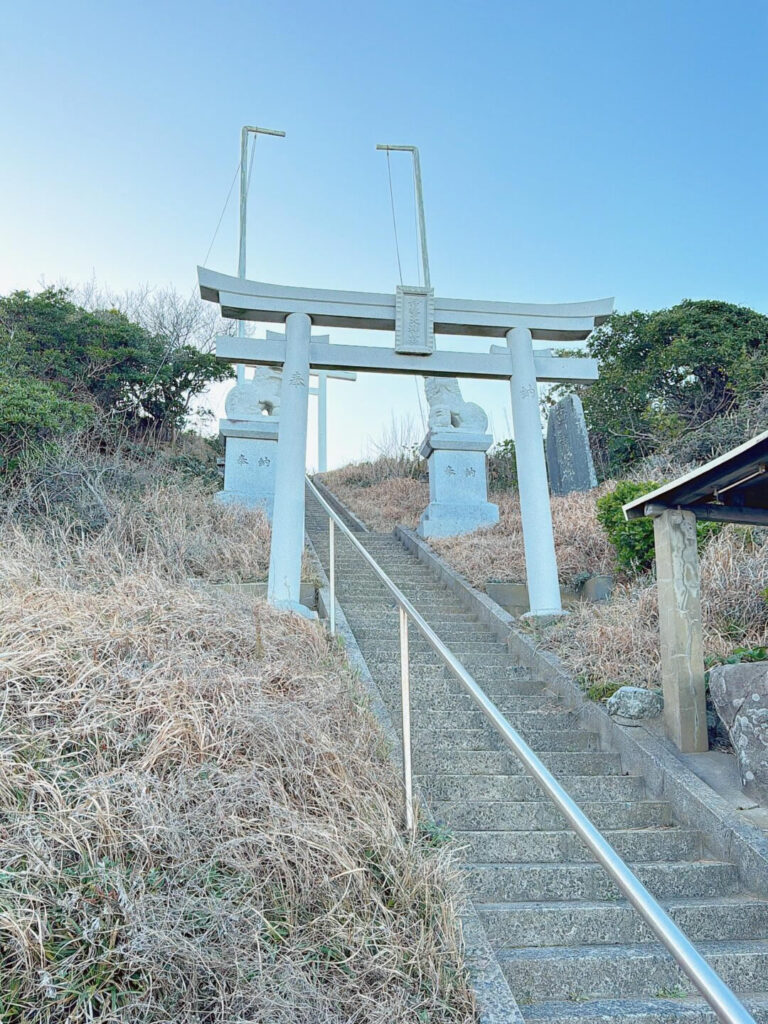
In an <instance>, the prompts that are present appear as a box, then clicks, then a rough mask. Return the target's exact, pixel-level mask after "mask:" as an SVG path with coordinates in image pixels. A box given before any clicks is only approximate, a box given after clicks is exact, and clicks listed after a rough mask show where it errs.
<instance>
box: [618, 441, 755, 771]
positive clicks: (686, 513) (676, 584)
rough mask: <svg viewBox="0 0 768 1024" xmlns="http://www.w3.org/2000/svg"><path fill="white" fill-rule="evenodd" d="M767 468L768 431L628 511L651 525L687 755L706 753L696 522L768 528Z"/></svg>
mask: <svg viewBox="0 0 768 1024" xmlns="http://www.w3.org/2000/svg"><path fill="white" fill-rule="evenodd" d="M767 467H768V430H767V431H765V432H764V433H762V434H758V435H757V437H753V438H752V440H751V441H747V443H746V444H743V445H741V446H740V447H738V448H734V449H732V450H731V451H729V452H726V454H725V455H721V456H719V458H717V459H713V460H712V461H711V462H708V463H707V464H706V465H705V466H702V467H701V468H700V469H696V470H694V471H693V472H691V473H687V474H686V475H685V476H681V477H679V478H678V479H677V480H673V481H672V483H669V484H665V485H664V486H663V487H659V488H658V489H657V490H655V491H651V492H650V493H649V494H644V495H642V497H640V498H636V499H635V500H634V501H630V502H629V503H628V504H626V505H625V506H624V515H625V517H626V518H627V519H639V518H641V517H642V516H651V517H652V518H653V528H654V539H655V544H656V578H657V582H658V591H659V627H660V632H661V677H662V686H663V689H664V720H665V725H666V729H667V734H668V736H669V737H670V739H672V740H673V742H674V743H675V744H676V745H677V746H678V748H679V749H680V750H681V751H682V752H683V753H692V752H696V751H702V750H706V749H707V747H708V741H707V713H706V697H705V682H704V652H703V647H702V630H701V599H700V591H701V587H700V580H699V556H698V550H697V544H696V541H697V537H696V521H697V520H698V519H702V520H707V521H710V522H721V523H746V524H751V525H755V526H768V472H767V471H766V470H767Z"/></svg>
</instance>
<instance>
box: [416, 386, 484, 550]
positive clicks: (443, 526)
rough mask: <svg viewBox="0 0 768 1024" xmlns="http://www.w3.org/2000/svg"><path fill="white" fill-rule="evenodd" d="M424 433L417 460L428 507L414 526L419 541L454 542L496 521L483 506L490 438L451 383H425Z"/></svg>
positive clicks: (480, 414) (477, 411)
mask: <svg viewBox="0 0 768 1024" xmlns="http://www.w3.org/2000/svg"><path fill="white" fill-rule="evenodd" d="M424 391H425V392H426V396H427V401H428V402H429V431H428V433H427V436H426V438H425V439H424V442H423V444H422V446H421V449H420V451H421V455H422V456H423V457H424V458H425V459H426V460H427V463H428V466H429V505H428V506H427V508H426V509H425V511H424V513H423V515H422V517H421V519H420V520H419V526H418V533H419V535H420V536H421V537H456V536H459V535H460V534H463V533H472V531H473V530H477V529H479V528H480V527H481V526H493V525H494V524H495V523H498V521H499V510H498V507H497V506H496V505H493V504H491V503H490V502H489V501H488V479H487V474H486V466H485V453H486V452H487V451H488V449H489V448H490V446H491V444H492V442H493V438H492V437H491V435H490V434H488V433H486V431H487V429H488V417H487V416H486V415H485V412H484V411H483V409H481V408H480V406H479V405H476V404H475V403H474V402H465V401H464V399H463V398H462V395H461V390H460V388H459V382H458V380H457V379H456V378H455V377H425V378H424Z"/></svg>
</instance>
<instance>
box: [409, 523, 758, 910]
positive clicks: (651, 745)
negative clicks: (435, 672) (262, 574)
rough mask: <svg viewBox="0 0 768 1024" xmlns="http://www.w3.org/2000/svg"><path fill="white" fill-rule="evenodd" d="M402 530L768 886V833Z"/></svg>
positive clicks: (525, 657) (445, 578)
mask: <svg viewBox="0 0 768 1024" xmlns="http://www.w3.org/2000/svg"><path fill="white" fill-rule="evenodd" d="M394 535H395V537H396V538H397V540H399V541H400V543H401V544H402V545H403V547H404V548H405V549H406V550H407V551H410V552H411V553H412V554H414V555H415V556H416V557H417V558H419V559H420V560H421V561H422V562H424V564H425V565H428V566H429V567H430V568H431V569H432V571H433V572H434V574H435V576H436V577H437V578H438V579H439V580H440V581H441V582H442V583H443V584H445V585H446V586H447V587H448V589H449V590H451V591H452V592H453V593H454V594H456V596H457V597H458V598H459V600H460V602H461V604H462V607H464V608H466V609H467V611H470V612H473V613H474V614H475V615H476V616H477V617H478V618H479V619H480V621H481V622H483V623H484V624H485V625H487V626H488V628H490V629H492V630H493V631H494V632H495V633H496V635H497V636H499V638H500V639H503V640H504V641H505V643H506V644H507V648H508V650H509V653H510V655H511V657H512V659H513V662H514V663H515V664H517V665H518V666H519V667H522V668H526V669H527V670H528V671H530V672H532V673H534V674H535V675H537V677H543V678H546V679H547V681H548V682H547V685H548V687H550V688H551V689H553V690H554V691H555V692H556V693H557V694H558V695H559V696H560V697H561V698H562V700H563V702H564V704H565V705H566V706H568V707H571V708H578V709H579V711H580V712H581V713H582V714H583V716H584V719H585V721H584V726H585V727H587V728H589V727H591V728H592V729H594V731H595V732H597V733H598V734H599V736H600V738H601V740H602V742H603V744H604V746H605V747H607V749H609V750H614V751H617V752H618V753H619V754H620V755H621V758H622V762H623V765H624V768H625V770H627V771H629V772H630V773H632V774H635V773H637V774H641V775H643V777H644V778H645V780H646V785H647V788H648V792H649V794H651V795H655V796H656V797H657V798H658V799H664V800H667V801H668V802H669V804H670V805H671V807H672V810H673V812H674V815H675V817H676V818H677V819H678V820H679V822H680V823H681V824H686V825H689V826H690V827H693V828H696V829H699V830H700V831H702V832H703V833H704V835H705V837H706V840H707V845H708V847H709V849H710V851H711V852H714V853H716V854H717V855H718V856H720V857H721V858H722V859H723V860H728V861H731V862H733V863H735V864H736V866H737V868H738V871H739V877H740V880H741V882H742V884H743V885H744V886H745V888H747V889H749V890H752V891H755V889H757V890H758V891H765V890H766V889H768V838H766V836H765V835H763V833H762V832H761V830H760V829H758V828H757V827H756V826H754V825H751V824H749V823H748V822H746V821H744V820H743V819H742V818H740V817H739V815H738V813H737V812H736V811H735V810H734V809H733V808H732V807H731V806H730V805H729V804H728V803H727V801H726V800H724V799H723V798H722V797H721V796H719V795H718V794H717V793H716V792H715V791H714V790H713V789H712V788H711V787H710V786H709V785H708V784H707V783H706V782H704V781H703V780H702V779H700V778H699V777H698V776H697V775H695V774H694V773H693V772H692V771H691V770H690V769H689V768H688V767H687V766H686V765H685V764H683V762H682V761H681V760H680V759H679V757H678V756H677V754H676V753H675V751H674V749H673V747H672V744H671V743H670V742H669V741H667V740H665V739H662V738H661V737H658V736H655V735H654V734H653V733H652V732H650V731H648V730H647V729H646V728H645V727H644V726H636V727H632V728H630V727H627V726H621V725H618V724H617V723H616V722H615V721H614V719H612V718H611V717H610V716H609V715H608V713H607V711H606V710H605V708H604V707H603V706H602V705H598V704H595V703H594V702H593V701H590V700H588V698H587V697H586V696H585V695H584V693H583V691H582V690H581V688H580V687H579V686H578V684H577V683H576V681H575V680H574V678H573V676H572V674H571V673H570V672H569V671H568V669H567V668H566V666H565V665H564V664H563V662H562V661H561V660H560V659H559V658H558V657H557V655H555V654H553V653H552V652H551V651H544V650H542V649H541V648H540V647H539V646H537V643H536V636H535V633H534V635H533V636H528V635H526V634H525V633H523V632H522V631H521V630H519V629H518V628H517V626H516V622H515V619H514V618H513V616H511V615H510V614H509V613H508V612H506V611H504V609H503V608H501V607H500V606H499V605H498V604H496V602H495V601H493V600H491V598H489V597H488V595H487V594H483V593H481V592H480V591H479V590H477V589H476V588H475V587H473V586H472V585H471V584H470V583H469V582H468V581H467V580H466V579H465V578H464V577H463V576H461V575H460V574H459V573H458V572H456V570H455V569H453V568H451V566H449V565H448V564H447V563H446V562H445V561H444V560H443V559H442V558H441V557H440V556H439V555H438V554H437V553H436V552H435V551H433V550H432V549H431V548H430V547H429V545H428V544H427V543H426V542H425V541H424V540H422V538H421V537H419V536H418V535H417V534H416V533H415V532H414V531H413V530H410V529H408V527H405V526H396V527H395V531H394Z"/></svg>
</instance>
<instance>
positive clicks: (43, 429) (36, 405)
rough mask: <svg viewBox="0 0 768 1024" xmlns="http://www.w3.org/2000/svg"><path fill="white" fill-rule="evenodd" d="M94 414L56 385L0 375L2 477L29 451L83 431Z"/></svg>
mask: <svg viewBox="0 0 768 1024" xmlns="http://www.w3.org/2000/svg"><path fill="white" fill-rule="evenodd" d="M93 415H94V411H93V408H92V407H91V406H90V405H86V404H85V403H84V402H73V401H70V399H68V398H64V397H63V396H62V395H61V393H60V392H59V390H58V389H57V388H56V387H55V386H54V385H52V384H46V383H44V382H43V381H39V380H34V379H32V378H29V377H27V378H21V377H14V376H12V375H10V374H7V373H1V372H0V474H7V473H9V472H12V471H13V470H14V469H15V468H16V467H17V465H18V462H19V457H20V455H21V454H22V452H24V451H25V450H26V449H29V448H34V447H38V446H40V445H42V444H45V443H46V442H48V441H50V440H52V439H55V438H56V437H61V436H63V435H64V434H67V433H69V432H71V431H74V430H80V429H82V428H83V427H85V426H87V425H88V424H89V423H90V422H91V420H92V419H93Z"/></svg>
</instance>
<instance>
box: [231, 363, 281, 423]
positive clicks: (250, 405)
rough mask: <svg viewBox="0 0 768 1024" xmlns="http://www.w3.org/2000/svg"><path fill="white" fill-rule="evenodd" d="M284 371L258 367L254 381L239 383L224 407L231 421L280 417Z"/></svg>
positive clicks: (255, 370) (271, 367) (272, 367)
mask: <svg viewBox="0 0 768 1024" xmlns="http://www.w3.org/2000/svg"><path fill="white" fill-rule="evenodd" d="M282 383H283V373H282V370H280V369H278V368H277V367H275V366H257V367H255V369H254V374H253V377H252V379H250V380H248V379H246V380H244V381H243V382H242V383H240V382H238V383H237V384H236V385H235V386H234V387H233V388H232V390H231V391H230V392H229V394H228V395H227V399H226V402H225V405H224V408H225V409H226V413H227V418H228V419H230V420H259V419H261V417H262V416H273V417H276V418H277V417H279V416H280V388H281V386H282Z"/></svg>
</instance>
